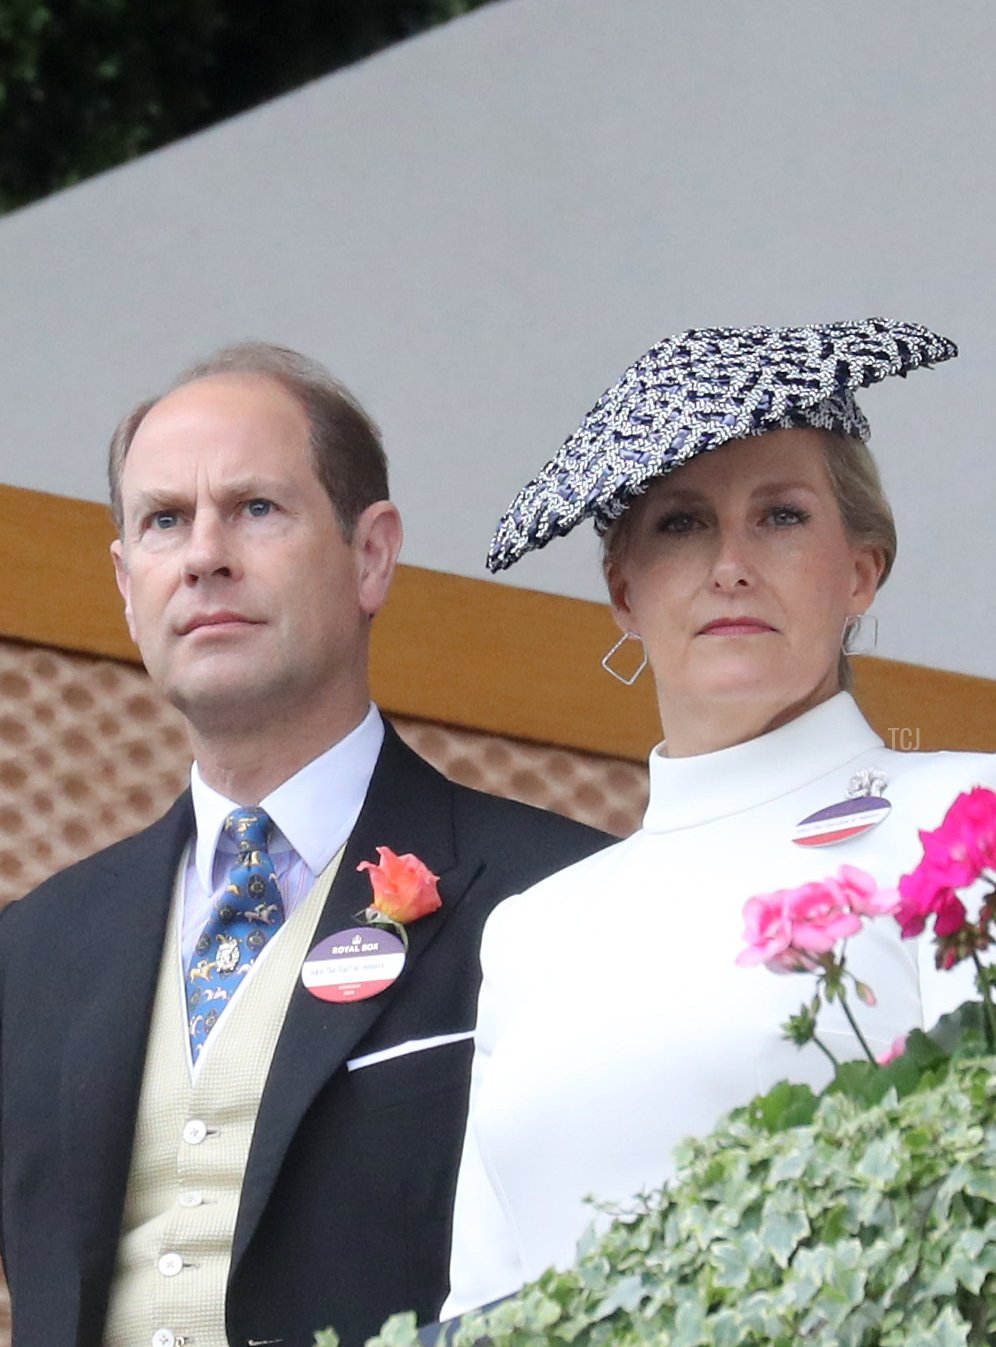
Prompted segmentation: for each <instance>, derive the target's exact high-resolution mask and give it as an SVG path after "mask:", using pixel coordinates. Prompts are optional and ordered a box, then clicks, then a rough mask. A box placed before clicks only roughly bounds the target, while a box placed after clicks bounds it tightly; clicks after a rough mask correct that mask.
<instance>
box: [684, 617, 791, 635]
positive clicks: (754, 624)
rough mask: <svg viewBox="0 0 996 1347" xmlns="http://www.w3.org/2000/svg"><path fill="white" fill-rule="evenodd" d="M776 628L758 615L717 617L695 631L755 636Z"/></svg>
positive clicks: (708, 633) (706, 633)
mask: <svg viewBox="0 0 996 1347" xmlns="http://www.w3.org/2000/svg"><path fill="white" fill-rule="evenodd" d="M775 630H776V629H775V628H774V627H773V626H772V625H771V623H770V622H762V621H761V619H760V618H759V617H718V618H716V620H715V621H714V622H707V623H706V625H705V626H704V627H701V628H700V629H699V631H698V633H697V635H699V636H757V635H764V634H765V633H767V632H773V631H775Z"/></svg>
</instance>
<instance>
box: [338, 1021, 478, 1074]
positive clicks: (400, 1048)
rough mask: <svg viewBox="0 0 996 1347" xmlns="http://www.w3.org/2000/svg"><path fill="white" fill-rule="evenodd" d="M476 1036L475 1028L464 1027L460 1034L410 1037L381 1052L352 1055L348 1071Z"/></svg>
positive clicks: (461, 1041) (347, 1066) (347, 1064)
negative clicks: (360, 1055) (358, 1055)
mask: <svg viewBox="0 0 996 1347" xmlns="http://www.w3.org/2000/svg"><path fill="white" fill-rule="evenodd" d="M473 1037H474V1031H473V1029H464V1030H462V1031H461V1032H460V1033H459V1034H435V1035H433V1037H432V1038H410V1039H409V1040H408V1042H407V1043H396V1044H395V1045H394V1047H393V1048H381V1050H380V1052H368V1053H367V1054H366V1055H365V1056H363V1057H351V1058H350V1059H349V1061H348V1062H347V1063H346V1069H347V1070H348V1071H359V1070H360V1069H361V1068H362V1067H364V1066H376V1064H377V1063H378V1062H389V1061H390V1060H391V1058H392V1057H407V1056H408V1054H409V1053H412V1052H425V1051H426V1050H427V1049H429V1048H442V1047H445V1046H446V1044H447V1043H463V1042H465V1041H466V1040H467V1039H468V1038H473Z"/></svg>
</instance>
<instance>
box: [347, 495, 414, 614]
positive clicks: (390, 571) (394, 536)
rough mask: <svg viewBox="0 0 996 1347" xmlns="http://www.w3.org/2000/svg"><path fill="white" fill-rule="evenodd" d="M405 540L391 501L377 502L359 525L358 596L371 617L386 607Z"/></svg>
mask: <svg viewBox="0 0 996 1347" xmlns="http://www.w3.org/2000/svg"><path fill="white" fill-rule="evenodd" d="M403 537H404V530H403V529H402V526H401V515H400V514H399V513H398V510H397V506H395V505H394V504H393V503H392V502H391V501H389V500H378V501H374V503H373V505H368V506H367V508H366V509H365V510H364V511H363V513H362V514H361V515H360V517H359V519H358V520H357V521H356V526H355V528H354V530H353V551H354V553H355V556H356V566H357V581H358V592H359V599H360V608H361V609H362V610H363V612H365V613H366V614H367V616H368V617H373V615H374V613H376V612H379V611H380V609H381V608H382V607H383V606H384V601H385V599H386V598H387V595H388V591H389V590H390V588H391V580H392V578H393V576H394V567H395V565H396V563H397V560H398V553H399V552H400V551H401V543H402V540H403Z"/></svg>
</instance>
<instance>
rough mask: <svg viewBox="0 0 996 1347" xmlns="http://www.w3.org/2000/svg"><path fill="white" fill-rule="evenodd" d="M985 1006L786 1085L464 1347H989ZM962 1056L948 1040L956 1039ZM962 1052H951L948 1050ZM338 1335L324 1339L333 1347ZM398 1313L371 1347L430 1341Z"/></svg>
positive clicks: (992, 1080)
mask: <svg viewBox="0 0 996 1347" xmlns="http://www.w3.org/2000/svg"><path fill="white" fill-rule="evenodd" d="M982 1041H983V1028H982V1017H981V1012H980V1009H979V1007H978V1006H977V1005H976V1004H974V1003H972V1004H970V1005H969V1006H967V1007H963V1008H962V1010H961V1011H959V1012H958V1013H957V1014H956V1015H952V1016H947V1017H945V1020H944V1021H942V1023H941V1025H940V1026H938V1030H937V1031H935V1032H934V1033H932V1034H931V1035H926V1034H921V1033H914V1034H911V1035H910V1041H909V1044H908V1046H907V1051H906V1053H905V1054H904V1055H903V1057H901V1058H899V1059H898V1060H897V1061H896V1062H894V1063H892V1064H890V1065H889V1066H887V1067H884V1068H882V1067H876V1066H874V1065H873V1064H871V1063H868V1062H854V1063H848V1064H846V1068H842V1070H841V1071H840V1072H839V1073H838V1076H837V1079H836V1081H835V1082H834V1084H833V1085H831V1086H830V1087H829V1088H828V1089H827V1090H826V1091H825V1092H824V1094H823V1095H822V1097H816V1096H815V1095H813V1093H812V1091H810V1090H809V1088H808V1087H807V1086H795V1085H793V1086H789V1085H785V1084H782V1085H779V1086H777V1087H776V1088H775V1089H774V1090H773V1091H771V1093H770V1094H768V1095H766V1096H764V1097H762V1098H759V1099H756V1100H754V1101H753V1102H752V1103H751V1104H749V1105H748V1106H747V1107H745V1108H742V1109H738V1110H736V1111H735V1112H733V1113H731V1114H729V1115H727V1116H726V1117H725V1118H724V1119H723V1120H722V1121H721V1122H720V1124H719V1126H718V1127H716V1129H715V1130H714V1131H713V1132H712V1133H710V1135H708V1136H707V1137H705V1138H702V1139H700V1140H690V1141H686V1142H685V1143H683V1145H682V1146H681V1147H680V1148H679V1150H678V1152H677V1161H678V1168H677V1175H676V1177H675V1179H674V1181H673V1182H672V1183H671V1184H670V1185H668V1186H665V1187H664V1188H662V1189H661V1190H660V1191H659V1192H656V1193H651V1194H647V1195H644V1196H642V1197H641V1198H639V1199H638V1200H637V1202H636V1203H635V1204H634V1205H632V1206H631V1207H629V1208H617V1209H612V1210H611V1211H610V1214H612V1215H613V1216H614V1220H613V1222H612V1225H611V1226H610V1228H609V1229H608V1231H607V1232H606V1233H604V1234H603V1235H601V1236H596V1235H594V1234H589V1235H588V1236H587V1237H586V1238H585V1239H584V1240H583V1241H582V1243H581V1245H580V1246H579V1256H578V1261H577V1263H576V1264H575V1266H574V1267H573V1268H571V1269H570V1270H569V1271H567V1272H548V1273H546V1274H544V1275H543V1276H542V1277H541V1278H540V1279H539V1281H537V1282H535V1283H533V1284H532V1285H531V1286H527V1287H526V1288H525V1289H524V1290H523V1291H521V1292H520V1293H519V1294H518V1295H516V1296H513V1297H511V1298H510V1299H508V1300H505V1301H502V1302H501V1303H500V1304H499V1305H497V1306H495V1307H494V1308H492V1309H491V1310H490V1311H488V1312H486V1313H478V1314H473V1315H466V1316H464V1318H463V1319H462V1320H461V1321H460V1325H459V1328H458V1329H456V1330H455V1332H454V1333H453V1334H452V1336H451V1338H450V1342H451V1343H452V1347H469V1344H471V1343H474V1342H478V1341H480V1340H481V1339H483V1338H487V1339H488V1341H489V1343H490V1344H491V1345H492V1347H539V1345H540V1344H546V1345H547V1347H559V1345H560V1344H564V1345H565V1347H566V1344H571V1345H572V1347H606V1345H607V1344H610V1343H611V1344H612V1347H645V1345H646V1344H650V1343H653V1344H655V1345H658V1347H762V1345H763V1347H790V1345H792V1347H794V1344H796V1343H798V1342H805V1343H806V1344H807V1347H928V1344H929V1347H956V1344H957V1347H974V1345H975V1344H983V1343H986V1342H988V1341H990V1340H991V1336H990V1335H993V1334H996V1076H994V1073H993V1068H994V1066H996V1060H994V1059H993V1058H992V1057H987V1056H983V1055H980V1047H981V1044H982ZM944 1045H946V1046H944ZM949 1052H950V1053H953V1055H949ZM334 1341H335V1339H334V1335H319V1337H318V1338H317V1339H316V1343H317V1344H319V1347H333V1344H334ZM417 1342H418V1337H417V1334H416V1331H415V1324H414V1319H413V1317H412V1316H411V1315H397V1316H395V1317H394V1318H393V1319H391V1320H389V1321H388V1323H387V1324H386V1325H385V1326H384V1328H383V1329H382V1330H381V1333H380V1335H379V1336H378V1337H377V1338H375V1339H373V1340H372V1345H371V1347H415V1344H416V1343H417Z"/></svg>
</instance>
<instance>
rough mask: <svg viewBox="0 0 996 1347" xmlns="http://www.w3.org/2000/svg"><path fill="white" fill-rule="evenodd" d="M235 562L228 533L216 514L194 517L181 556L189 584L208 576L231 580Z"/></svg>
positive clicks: (211, 511) (205, 511) (213, 512)
mask: <svg viewBox="0 0 996 1347" xmlns="http://www.w3.org/2000/svg"><path fill="white" fill-rule="evenodd" d="M235 572H236V562H235V557H234V553H233V547H232V539H231V538H230V536H229V530H228V529H227V528H226V527H225V523H224V521H223V520H222V519H221V517H220V516H219V514H218V512H217V511H216V510H198V511H197V513H196V514H195V515H194V519H193V523H192V524H191V526H190V533H189V534H188V537H187V546H186V548H185V549H184V553H183V574H184V578H185V579H186V580H187V581H188V582H189V583H195V582H196V581H198V580H203V579H206V578H207V577H208V576H210V575H222V576H229V577H231V576H233V575H234V574H235Z"/></svg>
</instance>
